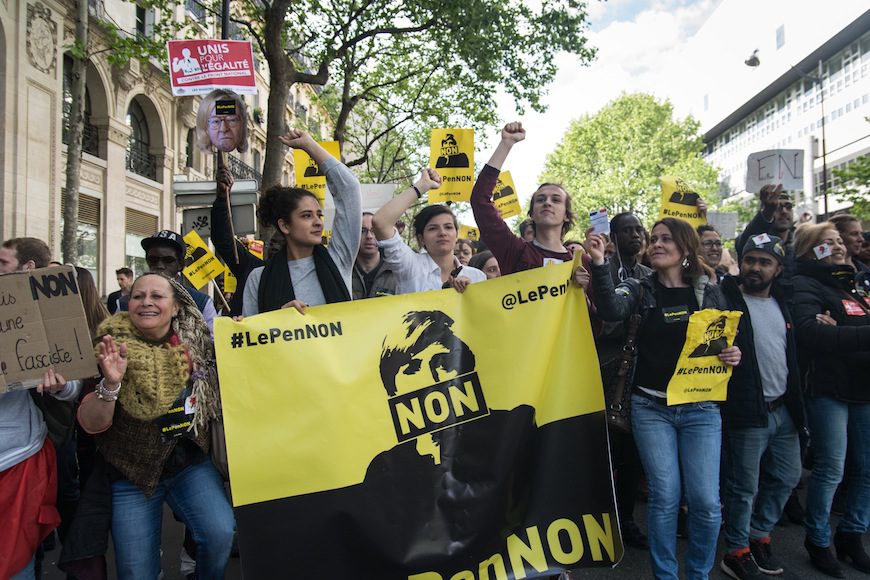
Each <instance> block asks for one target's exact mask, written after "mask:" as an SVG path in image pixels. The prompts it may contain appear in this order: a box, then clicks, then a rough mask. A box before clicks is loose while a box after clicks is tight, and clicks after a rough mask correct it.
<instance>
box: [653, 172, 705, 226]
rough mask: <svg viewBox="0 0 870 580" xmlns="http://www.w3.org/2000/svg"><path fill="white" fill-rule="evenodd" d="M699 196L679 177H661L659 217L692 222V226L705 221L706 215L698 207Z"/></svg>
mask: <svg viewBox="0 0 870 580" xmlns="http://www.w3.org/2000/svg"><path fill="white" fill-rule="evenodd" d="M700 198H701V196H699V195H698V194H697V193H696V192H695V189H694V188H693V187H692V186H691V185H689V183H688V182H687V181H685V180H683V179H680V178H679V177H672V176H670V175H665V176H663V177H662V207H661V210H660V211H659V219H663V218H666V217H671V218H677V219H681V220H683V221H687V222H689V223H690V224H692V227H693V228H696V227H698V226H699V225H701V224H705V223H707V216H706V215H705V214H702V213H701V210H699V209H698V200H699V199H700Z"/></svg>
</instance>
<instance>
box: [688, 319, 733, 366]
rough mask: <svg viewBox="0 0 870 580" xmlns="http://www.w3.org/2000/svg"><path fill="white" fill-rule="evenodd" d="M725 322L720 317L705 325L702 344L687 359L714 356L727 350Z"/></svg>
mask: <svg viewBox="0 0 870 580" xmlns="http://www.w3.org/2000/svg"><path fill="white" fill-rule="evenodd" d="M725 322H726V318H725V317H724V316H720V317H719V318H717V319H716V320H714V321H713V322H711V323H710V324H709V325H707V330H706V331H705V332H704V342H702V343H701V344H699V345H698V346H697V347H696V348H695V350H693V351H692V354H690V355H689V358H701V357H705V356H716V355H717V354H719V353H720V352H722V351H723V350H724V349H726V348H728V339H727V338H725Z"/></svg>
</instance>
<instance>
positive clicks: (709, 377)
mask: <svg viewBox="0 0 870 580" xmlns="http://www.w3.org/2000/svg"><path fill="white" fill-rule="evenodd" d="M742 314H743V313H742V312H740V311H737V310H716V309H713V308H705V309H704V310H698V311H696V312H693V313H692V315H691V316H690V317H689V327H688V328H687V329H686V342H685V344H684V345H683V350H682V352H681V353H680V358H679V360H678V361H677V368H676V370H675V371H674V375H673V376H672V377H671V380H670V382H669V383H668V405H680V404H683V403H698V402H701V401H724V400H725V399H727V398H728V380H729V379H730V378H731V373H732V371H733V367H730V366H728V365H726V364H725V363H723V362H722V361H721V360H719V356H718V355H719V353H720V352H722V351H723V350H724V349H726V348H728V347H729V346H731V345H733V344H734V338H735V337H736V336H737V325H738V323H739V322H740V316H741V315H742Z"/></svg>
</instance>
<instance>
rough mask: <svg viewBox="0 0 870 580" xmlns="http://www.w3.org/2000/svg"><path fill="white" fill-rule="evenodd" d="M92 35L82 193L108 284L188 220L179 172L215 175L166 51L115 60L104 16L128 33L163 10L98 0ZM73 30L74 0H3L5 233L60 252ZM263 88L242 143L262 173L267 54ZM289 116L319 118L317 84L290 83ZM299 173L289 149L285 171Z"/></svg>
mask: <svg viewBox="0 0 870 580" xmlns="http://www.w3.org/2000/svg"><path fill="white" fill-rule="evenodd" d="M89 4H90V10H91V16H92V18H91V26H90V30H91V35H90V42H89V51H88V52H89V54H91V55H92V56H91V58H90V60H89V63H88V70H87V98H86V104H85V127H84V142H83V154H82V158H83V159H82V170H81V186H80V202H79V238H80V244H79V254H80V258H79V263H80V265H82V266H84V267H86V268H88V269H89V270H91V272H92V273H93V274H94V276H95V278H96V280H97V285H98V287H99V289H100V291H101V292H102V293H104V294H105V293H107V292H111V291H113V290H115V289H116V285H115V275H114V271H115V270H116V269H117V268H119V267H121V266H125V265H126V266H130V267H132V268H133V269H134V271H136V272H137V273H139V272H141V271H143V270H144V268H145V264H144V252H143V250H142V248H141V246H140V244H139V242H140V241H141V239H142V238H143V237H146V236H149V235H151V234H153V233H154V232H156V231H158V230H160V229H164V228H165V229H174V230H176V231H180V226H181V213H180V212H179V211H177V210H176V207H175V203H174V200H173V194H172V183H173V181H191V180H194V181H195V180H207V179H210V178H211V175H212V173H213V168H212V164H213V161H212V156H211V155H209V154H206V153H203V152H201V151H199V150H198V149H197V148H196V147H195V143H194V142H195V138H194V129H193V128H194V125H195V119H196V111H197V107H198V102H199V98H195V97H183V98H174V97H173V96H172V94H171V92H170V87H169V82H168V79H167V77H166V76H165V75H164V74H163V72H162V70H161V67H162V66H163V65H162V63H159V62H155V61H151V62H149V63H147V64H142V63H141V62H140V61H137V60H134V61H130V62H129V63H127V64H126V65H125V66H123V67H120V68H119V67H113V66H112V65H110V64H109V62H108V59H107V52H106V50H107V46H106V40H105V38H104V36H103V35H102V32H101V31H100V29H99V28H98V27H97V26H96V25H95V24H94V17H95V16H99V17H100V18H102V19H105V20H108V21H110V22H112V23H114V24H115V26H117V27H118V29H119V30H121V31H123V32H125V33H128V34H148V29H149V27H150V26H151V24H152V23H153V22H154V19H155V18H162V17H175V18H178V17H179V16H180V14H173V15H168V16H167V15H161V14H159V13H157V14H155V13H154V11H153V10H152V9H145V8H141V7H137V6H136V5H135V4H134V3H131V2H122V1H121V0H90V2H89ZM177 10H179V11H181V10H184V11H186V13H187V15H188V16H190V17H193V18H197V19H201V21H202V31H203V36H204V37H207V36H214V31H213V22H214V21H215V20H216V19H215V18H214V17H213V16H212V15H210V14H208V13H207V11H206V9H205V7H204V5H203V4H201V3H200V2H197V1H196V0H187V1H186V2H181V3H179V6H178V8H177ZM74 34H75V3H74V2H73V1H72V0H0V130H2V134H3V136H4V139H3V141H2V147H0V174H2V176H3V180H2V182H0V183H2V184H0V227H2V238H3V239H8V238H11V237H17V236H33V237H37V238H41V239H43V240H45V241H46V242H47V243H48V244H49V247H50V248H52V251H53V252H54V255H55V256H58V257H59V256H60V240H61V231H62V221H61V215H62V212H61V191H62V188H63V187H64V184H65V165H66V145H65V141H66V131H65V127H66V122H65V118H66V117H67V115H68V108H69V89H68V87H69V83H70V72H71V58H70V57H69V56H68V55H65V54H64V47H65V46H69V45H70V44H71V43H72V40H73V38H74ZM257 83H258V85H259V87H260V92H259V94H258V95H256V96H251V95H249V96H247V97H246V102H247V104H248V110H249V117H250V120H249V122H250V129H251V130H250V141H251V147H250V149H249V150H248V151H247V152H245V153H244V154H239V153H237V152H236V153H234V154H232V156H231V159H230V163H231V167H232V169H233V171H234V174H235V175H236V176H237V178H243V177H248V178H250V177H255V178H258V177H259V175H260V173H259V172H260V168H261V167H262V163H263V158H264V157H265V144H266V132H265V120H264V116H265V113H264V111H265V109H266V102H267V99H268V69H267V67H266V66H265V63H263V62H258V66H257ZM289 101H290V102H288V104H287V111H286V114H287V123H288V124H298V123H300V122H301V123H304V124H306V125H311V124H314V125H319V123H320V119H323V118H325V115H324V114H323V113H322V109H321V108H320V107H319V105H317V102H316V93H315V91H314V90H313V89H312V88H311V87H309V86H304V85H296V86H294V87H293V88H292V89H291V96H290V99H289ZM291 175H292V156H288V160H287V165H286V168H285V172H284V182H285V183H289V182H290V180H291Z"/></svg>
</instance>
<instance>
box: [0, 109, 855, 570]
mask: <svg viewBox="0 0 870 580" xmlns="http://www.w3.org/2000/svg"><path fill="white" fill-rule="evenodd" d="M524 138H525V130H524V129H523V127H522V126H521V125H520V124H519V123H509V124H508V125H506V126H505V127H504V129H503V131H502V133H501V139H500V141H499V143H498V145H497V147H496V149H495V151H494V152H493V154H492V156H491V158H490V159H489V161H488V162H487V163H486V165H485V166H484V167H483V169H482V170H481V172H480V174H479V175H478V177H477V180H476V182H475V184H474V188H473V191H472V194H471V207H472V210H473V213H474V217H475V221H476V223H477V226H478V228H479V232H480V240H475V241H469V240H463V239H459V238H458V233H459V224H458V222H457V218H456V215H455V214H454V213H453V212H452V211H451V209H450V207H448V206H446V205H437V204H436V205H428V206H426V207H424V208H423V209H422V210H420V211H419V212H417V213H416V214H415V215H414V216H413V217H412V218H411V224H412V234H413V239H414V240H415V241H416V246H417V247H418V248H419V251H418V250H415V249H413V248H412V247H411V246H410V245H409V244H408V242H407V241H406V240H405V239H403V237H402V236H401V235H400V230H401V226H402V225H403V224H402V222H401V220H402V218H403V216H405V215H406V213H407V212H408V211H409V210H410V209H411V208H412V207H413V206H415V205H416V204H418V203H420V202H421V199H422V197H423V196H424V195H426V193H427V192H428V191H430V190H432V189H436V188H438V187H439V185H440V184H441V176H440V175H439V174H438V173H437V172H436V171H435V170H433V169H424V170H423V171H422V172H421V174H420V176H419V178H418V179H417V180H416V181H415V182H414V184H413V185H411V186H410V187H408V188H407V189H405V190H404V191H402V192H401V193H399V194H398V195H397V196H395V197H394V198H393V199H392V200H391V201H390V202H388V203H387V204H386V205H384V206H383V207H382V208H381V209H380V210H378V211H377V212H376V213H374V214H372V213H368V212H366V213H363V212H362V211H361V201H360V187H359V182H358V180H357V179H356V177H355V176H354V175H353V173H352V172H351V171H350V170H349V169H348V168H347V167H346V166H345V165H343V164H342V163H341V162H340V161H337V160H335V159H333V158H332V157H331V156H330V155H329V154H328V153H327V152H326V151H325V150H324V149H323V148H322V147H321V146H320V145H318V144H317V143H316V142H315V141H314V140H313V139H312V138H311V137H310V136H309V135H307V134H306V133H304V132H302V131H296V130H294V131H290V132H289V133H288V134H287V135H286V136H284V137H282V138H281V140H282V142H283V143H284V144H285V145H287V146H288V147H291V148H298V149H302V150H303V151H305V152H306V153H308V154H309V156H310V157H311V158H312V159H313V160H314V161H315V162H316V163H317V164H318V165H319V167H320V169H321V171H322V173H323V174H324V175H325V176H326V182H327V185H328V187H329V190H330V191H331V192H332V194H333V196H334V198H335V202H336V217H335V222H334V225H333V227H332V237H331V240H330V241H329V243H328V246H324V245H323V244H322V239H323V233H324V219H323V211H322V209H321V207H320V204H319V202H318V200H317V198H316V197H315V195H314V194H313V193H311V192H309V191H307V190H305V189H300V188H293V187H283V186H275V187H272V188H271V189H269V190H267V191H266V192H264V195H263V197H262V199H261V203H260V207H259V210H258V215H259V218H260V220H261V222H262V224H263V225H264V226H266V227H269V228H274V230H275V232H276V235H275V236H274V237H273V239H272V240H271V241H270V243H269V244H267V250H266V252H265V256H264V257H263V259H260V258H257V257H255V256H254V255H253V254H251V253H250V252H248V251H247V250H246V248H245V246H244V244H242V243H241V242H240V241H239V240H237V239H234V238H233V237H232V235H231V234H230V233H229V228H228V227H224V226H223V225H222V224H226V223H227V218H228V197H229V195H230V192H231V189H232V185H233V183H232V176H231V175H230V173H229V171H228V170H226V169H223V170H222V171H220V172H219V174H218V184H219V187H218V194H217V197H216V199H215V203H214V206H213V208H212V240H213V243H214V246H215V248H216V250H217V252H218V254H219V255H220V256H221V258H222V259H223V260H224V261H225V262H226V263H227V264H230V265H231V269H232V271H233V274H234V275H235V277H236V278H237V280H238V281H237V284H238V287H237V290H236V292H235V293H234V294H233V295H232V296H231V297H230V299H229V307H228V309H226V310H225V311H224V312H223V313H222V314H224V315H232V316H239V315H244V316H251V315H255V314H257V313H261V312H268V311H273V310H278V309H281V308H295V309H296V310H297V311H299V312H300V313H301V314H304V313H305V310H306V308H308V307H311V306H316V305H321V304H329V303H333V302H342V301H349V300H360V299H368V298H375V297H380V296H388V295H395V294H404V293H412V292H420V291H428V290H439V289H451V288H452V289H454V290H455V291H457V292H464V291H465V290H466V289H467V287H468V285H469V284H472V283H484V282H486V281H487V280H490V279H493V278H497V277H499V276H505V275H509V274H512V273H515V272H520V271H524V270H530V269H534V268H539V267H545V266H547V265H549V264H558V263H564V262H571V261H574V260H575V254H578V253H579V254H582V255H581V257H580V259H579V261H577V262H576V263H577V264H579V265H578V266H577V267H576V269H575V270H574V274H573V276H572V279H573V281H574V283H575V284H576V285H577V286H581V287H582V288H584V290H585V296H586V300H587V305H588V307H589V309H590V313H591V319H592V321H593V328H592V332H593V334H594V336H595V340H596V346H597V349H598V356H599V361H600V364H601V373H602V378H603V382H604V385H605V393H606V395H607V396H609V394H608V393H609V390H608V387H609V386H610V385H611V384H612V383H614V382H615V381H617V380H622V381H623V382H624V384H625V388H626V389H628V392H629V395H630V409H631V416H630V423H631V430H630V431H628V430H619V429H615V428H614V429H612V430H611V433H610V441H611V458H612V466H613V470H614V481H615V489H616V499H617V515H618V518H619V523H620V529H621V533H622V537H623V541H624V543H625V544H626V545H628V546H632V547H634V548H638V549H644V550H649V554H650V561H651V567H652V571H653V574H654V576H655V577H656V578H657V579H675V578H677V577H678V571H679V565H678V562H677V555H676V538H677V535H678V528H680V527H681V526H680V521H681V519H685V530H680V531H679V533H681V534H682V533H684V534H685V535H687V537H688V542H689V543H688V550H687V552H686V556H685V562H684V574H685V577H686V578H690V579H693V580H694V579H704V578H707V577H708V575H709V574H710V573H711V570H712V569H713V567H714V566H715V564H716V561H717V558H716V556H717V553H716V552H717V542H718V540H719V536H720V533H721V534H722V535H723V537H724V544H725V548H726V551H725V553H724V555H723V556H722V558H721V560H720V561H719V567H720V568H721V570H722V571H723V572H725V573H726V574H727V575H728V576H730V577H733V578H737V579H743V578H757V577H761V576H763V575H779V574H783V573H784V571H785V569H786V567H787V566H786V565H784V564H783V563H782V562H781V561H780V560H779V559H778V558H777V556H776V554H775V550H774V548H773V546H774V545H775V543H774V542H773V541H772V539H771V534H772V532H773V530H774V524H775V523H776V522H777V521H778V520H779V519H780V518H781V517H782V514H783V510H784V507H785V505H786V503H787V502H789V501H792V500H793V493H794V490H795V488H796V487H797V486H798V485H799V482H800V480H801V474H802V466H806V467H808V468H811V475H810V477H809V479H808V481H807V487H806V509H805V514H806V515H805V527H806V540H805V546H806V550H807V553H808V556H809V558H810V560H811V562H812V564H813V565H814V566H815V567H816V568H818V569H819V570H821V571H822V572H824V573H825V574H827V575H829V576H832V577H844V576H845V575H844V569H843V564H842V562H846V563H848V564H849V565H851V566H853V567H854V568H856V569H858V570H860V571H862V572H865V573H868V574H870V556H868V555H867V553H866V552H865V550H864V547H863V545H862V536H863V534H864V533H865V532H866V531H867V528H868V523H870V388H868V387H870V384H868V380H870V379H868V377H870V294H868V288H870V278H868V266H867V265H866V264H867V262H866V260H867V259H868V258H870V236H868V235H867V233H866V232H863V230H862V225H861V222H860V221H859V220H857V219H856V218H854V217H852V216H849V215H838V216H834V217H832V218H831V219H830V220H829V221H825V222H822V223H818V224H810V223H806V224H801V225H799V226H797V227H795V224H794V216H793V203H792V201H791V199H790V198H789V197H788V195H787V194H786V193H785V192H783V191H782V190H781V188H780V187H778V186H765V187H764V188H763V189H762V191H761V192H759V201H760V208H759V211H758V213H757V215H756V216H755V217H754V218H753V220H752V221H751V222H750V223H749V224H748V225H747V227H746V229H745V230H744V231H743V233H742V234H741V235H740V237H739V238H738V239H737V240H736V245H735V251H736V255H737V256H736V260H735V259H734V257H733V256H732V255H731V253H730V252H729V251H728V250H727V249H726V248H725V247H724V245H723V240H722V237H721V235H720V233H719V232H718V231H716V229H715V228H714V227H713V226H710V225H702V226H699V227H698V228H697V230H695V229H693V228H692V226H690V225H689V224H688V223H687V222H684V221H681V220H678V219H673V218H665V219H661V220H659V221H657V222H655V223H654V224H653V225H652V227H651V228H650V229H649V230H646V228H645V227H644V225H643V223H642V222H641V220H640V219H639V218H638V216H636V215H633V214H631V213H620V214H617V215H615V216H613V217H612V219H611V222H610V230H609V231H610V233H609V235H606V234H601V233H594V232H593V230H590V231H589V232H587V236H586V239H585V240H584V241H583V242H582V243H581V242H579V241H570V240H565V235H566V234H567V232H569V231H570V230H571V229H572V227H573V226H574V224H575V221H576V216H575V213H574V209H573V208H572V200H571V197H570V195H569V194H568V192H567V191H566V190H565V189H564V188H563V187H562V186H561V185H559V184H555V183H544V184H542V185H540V186H539V187H538V189H537V190H536V191H535V192H533V193H532V198H531V202H530V205H529V209H528V219H526V220H525V221H523V222H522V223H521V224H520V225H519V228H518V231H517V232H516V233H515V232H514V231H512V230H511V229H510V228H509V226H508V225H507V224H506V223H505V221H504V220H502V219H501V217H500V216H499V213H498V210H497V209H496V207H495V206H494V204H493V200H492V194H493V190H494V188H495V186H496V183H497V180H498V176H499V172H500V171H501V168H502V166H503V165H504V163H505V161H506V159H507V157H508V154H509V153H510V152H511V150H512V149H513V147H514V146H516V145H517V144H518V143H520V142H521V141H523V139H524ZM698 206H699V209H700V210H701V211H702V212H704V211H705V210H706V206H705V205H704V204H703V201H702V200H699V202H698ZM357 235H359V237H357ZM142 246H143V249H144V250H145V251H146V262H147V264H148V266H149V269H150V272H149V273H146V274H143V275H140V276H139V277H138V278H135V279H134V277H133V272H132V271H131V270H129V269H127V268H121V269H119V270H118V271H117V272H116V273H117V276H118V285H119V287H120V290H118V291H117V292H114V293H112V294H110V295H109V297H108V300H107V306H108V310H106V308H105V307H103V305H102V304H100V303H99V302H98V301H97V299H96V290H95V288H94V284H93V279H92V278H91V277H90V274H89V273H88V272H87V270H84V269H80V268H79V269H77V272H78V276H79V285H80V287H81V288H82V297H83V301H84V303H85V307H86V308H85V309H86V313H87V318H88V323H89V325H90V327H91V329H92V333H93V335H94V339H95V356H96V359H97V361H98V366H99V369H100V376H99V377H97V378H96V379H93V380H84V381H66V380H65V379H64V377H62V376H60V375H59V374H57V373H55V372H53V371H48V372H46V373H45V375H44V377H43V380H42V381H41V384H39V385H38V386H37V387H36V388H35V389H32V390H31V391H30V392H28V391H24V390H22V391H12V392H9V393H7V394H4V395H2V396H0V426H2V427H3V429H4V437H3V438H2V439H0V513H3V514H4V519H5V521H6V523H7V525H6V526H4V527H3V528H0V577H2V578H14V579H16V580H17V579H25V578H26V579H32V578H35V577H36V571H35V570H36V569H37V568H38V565H39V559H38V557H37V553H38V550H39V546H40V544H41V542H42V541H43V540H44V539H45V538H46V536H48V535H49V534H50V533H51V532H52V530H53V529H54V528H56V527H57V526H58V525H60V528H59V536H60V540H61V542H62V544H63V548H64V553H63V555H62V557H61V566H62V568H63V569H64V570H65V571H66V572H67V573H68V574H69V577H71V578H82V579H84V578H98V577H105V573H106V570H105V560H104V559H102V557H103V555H104V554H105V551H106V548H107V542H108V537H109V532H111V537H112V541H113V544H114V549H115V562H116V567H117V576H118V577H119V578H122V579H131V578H147V579H149V580H153V579H154V578H156V577H158V575H159V574H160V547H161V541H160V521H161V514H162V510H163V504H164V502H166V503H168V504H169V506H170V507H171V509H172V511H173V512H174V513H175V515H176V517H177V518H178V519H179V520H180V521H182V522H183V523H184V525H185V527H186V530H187V533H186V541H185V546H184V552H183V557H182V561H183V565H184V566H186V568H185V570H186V571H188V572H189V573H190V577H195V578H222V577H223V574H224V569H225V567H226V564H227V561H228V559H229V557H230V552H231V547H232V538H233V531H234V519H233V513H232V509H231V508H230V504H229V501H228V499H227V494H226V489H225V482H226V473H223V472H222V471H221V469H219V468H220V465H217V464H216V462H213V461H212V458H211V457H210V455H209V447H210V441H211V440H212V438H213V437H212V436H213V435H215V433H213V432H212V431H213V429H215V428H216V427H215V424H216V423H215V420H216V419H219V413H220V410H219V403H218V401H217V399H218V396H219V395H218V388H217V379H216V375H215V361H214V346H213V342H212V338H211V334H210V333H211V330H212V323H213V320H214V317H215V316H216V315H218V313H217V311H216V309H215V305H214V302H213V301H212V300H211V298H209V297H208V296H207V295H205V294H202V293H200V292H198V291H197V290H195V289H194V288H191V287H190V286H189V285H187V284H186V283H185V282H184V280H183V277H182V276H181V270H182V269H183V266H184V258H185V245H184V241H183V240H182V238H181V236H179V235H178V234H177V233H175V232H172V231H169V230H164V231H161V232H158V233H156V234H155V235H154V236H152V237H150V238H147V239H145V240H143V242H142ZM234 246H235V247H234ZM236 253H237V254H238V256H239V257H240V258H238V259H237V258H235V255H234V254H236ZM50 260H51V256H50V252H49V249H48V247H47V246H46V244H45V243H43V242H41V241H40V240H36V239H33V238H15V239H11V240H7V241H6V242H4V243H3V244H2V247H0V272H2V273H9V272H16V271H27V270H32V269H35V268H42V267H46V266H48V265H49V263H50ZM86 289H87V291H86ZM88 296H89V297H88ZM708 308H712V309H718V310H735V311H739V312H741V313H742V317H741V319H740V322H739V326H738V333H737V336H736V338H735V339H734V343H733V344H732V345H730V346H728V347H726V348H724V349H722V350H721V351H720V352H718V354H717V356H718V358H719V359H720V360H721V361H722V363H723V364H725V365H727V366H729V367H731V368H732V369H733V370H732V376H731V379H730V381H729V384H728V394H727V400H725V401H724V402H720V401H702V402H695V403H686V404H676V405H668V384H669V380H670V378H671V376H672V375H673V373H674V370H675V368H676V365H677V361H678V358H679V356H680V352H681V348H682V345H683V343H684V342H685V339H686V333H687V329H688V325H689V319H690V318H691V315H692V314H693V313H694V312H697V311H700V310H704V309H708ZM627 346H630V347H631V352H636V356H635V358H634V360H633V361H632V363H631V372H630V373H629V375H628V377H627V378H626V377H625V373H624V372H621V371H620V369H621V368H622V367H623V363H624V362H625V353H626V352H629V351H628V350H627ZM620 377H621V379H620ZM192 401H193V402H192ZM617 402H618V401H617ZM607 403H608V404H613V403H614V401H607ZM179 405H180V406H182V407H185V411H184V412H185V413H186V414H189V415H191V417H192V419H191V420H190V424H191V428H190V429H177V428H173V425H175V426H176V427H177V423H178V421H177V417H175V416H173V413H172V412H170V411H169V410H170V409H177V408H178V406H179ZM187 407H190V408H189V409H188V408H187ZM176 412H177V411H176ZM73 413H74V414H75V420H76V423H77V425H76V426H75V428H71V427H70V426H71V425H72V424H73V423H72V417H73ZM53 422H54V423H53ZM58 422H59V425H58ZM58 427H59V428H58ZM493 444H494V445H495V444H497V442H493ZM807 449H809V452H808V453H807ZM644 481H645V482H646V487H647V488H648V503H647V509H648V514H647V518H646V521H647V525H648V530H647V532H646V533H645V532H644V531H643V530H642V529H641V528H640V526H639V525H638V524H637V523H636V522H635V517H634V512H635V499H636V498H637V497H638V493H639V490H640V489H641V487H642V483H643V482H644ZM837 493H839V494H841V496H842V498H843V504H844V507H843V515H842V517H841V518H840V519H839V521H838V524H837V527H836V530H835V531H832V528H831V506H832V502H833V501H834V497H835V494H837ZM790 498H792V499H790ZM9 514H14V517H5V516H7V515H9Z"/></svg>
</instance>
